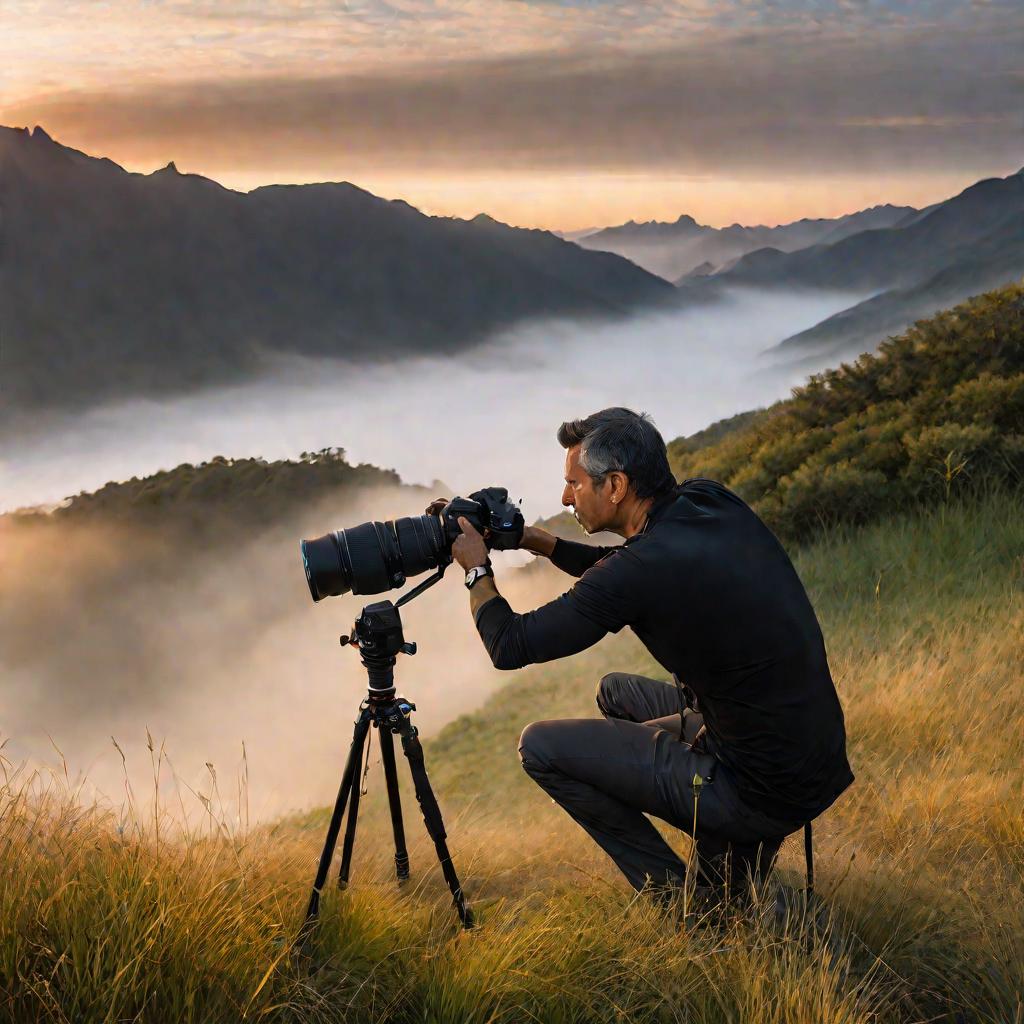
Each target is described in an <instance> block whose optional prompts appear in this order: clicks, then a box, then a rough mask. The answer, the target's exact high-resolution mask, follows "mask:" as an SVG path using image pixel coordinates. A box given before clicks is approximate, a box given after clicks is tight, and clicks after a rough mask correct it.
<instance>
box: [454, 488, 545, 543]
mask: <svg viewBox="0 0 1024 1024" xmlns="http://www.w3.org/2000/svg"><path fill="white" fill-rule="evenodd" d="M460 516H462V517H465V518H466V519H468V520H469V521H470V522H471V523H472V524H473V527H474V528H475V529H476V530H477V532H478V533H482V534H484V542H485V543H486V544H487V546H488V547H489V548H490V549H491V550H493V551H510V550H512V549H513V548H516V547H518V546H519V542H520V541H521V540H522V539H523V526H524V525H525V524H524V521H523V514H522V512H520V511H519V506H518V505H514V504H512V502H510V501H509V500H508V491H507V490H506V489H505V488H504V487H485V488H484V489H483V490H481V491H474V492H473V493H472V494H471V495H470V496H469V497H468V498H452V500H451V501H449V502H448V504H447V505H445V507H444V508H443V509H442V510H441V520H442V522H443V523H444V533H445V537H446V538H447V540H448V551H449V553H450V552H451V546H452V544H454V543H455V539H456V538H457V537H458V536H459V534H460V533H462V529H461V527H460V526H459V517H460ZM449 560H450V554H449Z"/></svg>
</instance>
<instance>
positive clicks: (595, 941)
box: [0, 495, 1024, 1024]
mask: <svg viewBox="0 0 1024 1024" xmlns="http://www.w3.org/2000/svg"><path fill="white" fill-rule="evenodd" d="M1022 555H1024V503H1022V501H1021V500H1020V499H1019V498H1008V497H1005V496H999V495H993V496H990V498H989V499H988V500H986V501H985V502H984V503H982V504H979V505H971V506H966V507H955V506H954V507H944V508H942V509H940V510H938V511H936V512H935V513H934V514H925V515H923V516H918V517H914V518H910V519H905V520H902V519H901V520H898V521H894V522H891V523H888V524H884V525H880V526H877V527H873V528H871V529H869V530H866V531H863V532H860V533H851V534H850V535H846V536H834V537H832V538H830V539H829V540H827V541H823V542H820V543H818V544H816V545H815V546H813V547H811V548H809V549H807V550H805V551H803V552H801V554H800V556H799V559H798V567H799V569H800V572H801V574H802V576H803V577H804V579H805V581H806V582H807V583H808V586H809V589H810V590H811V592H812V596H813V598H814V600H815V604H816V607H817V608H818V609H819V613H820V615H821V618H822V621H823V625H824V628H825V632H826V636H827V638H828V641H829V650H830V656H831V660H832V664H833V669H834V674H835V676H836V678H837V682H838V684H839V686H840V689H841V693H842V696H843V701H844V705H845V707H846V710H847V724H848V731H849V735H850V741H851V742H850V746H851V760H852V762H853V764H854V769H855V771H856V772H857V776H858V781H857V783H856V785H855V786H854V787H853V788H852V789H851V790H850V791H849V792H848V793H847V794H846V795H845V796H844V797H843V798H842V799H841V800H840V802H839V803H838V804H837V806H836V807H835V808H834V809H833V810H831V811H830V812H829V813H828V814H827V815H826V816H825V817H824V818H823V819H822V820H821V822H820V823H819V825H818V827H817V829H816V836H817V842H818V849H817V856H818V868H819V890H820V891H821V892H822V893H824V894H825V896H826V900H827V905H828V907H829V909H830V912H831V916H832V921H831V925H830V927H829V928H828V929H825V930H824V931H823V930H822V928H821V927H820V922H819V926H817V927H811V926H810V925H809V923H807V922H802V921H800V920H797V921H795V922H792V923H791V924H790V926H789V927H786V928H781V927H779V926H778V925H777V924H776V923H775V921H774V917H773V915H772V913H771V906H770V905H769V900H768V899H767V898H766V901H765V904H764V906H763V907H762V908H761V910H760V911H759V912H757V913H754V914H752V915H750V916H748V917H746V918H735V919H732V920H729V921H724V922H705V923H704V925H703V926H700V927H694V928H688V929H686V928H683V929H680V928H679V927H678V926H677V924H676V920H675V916H674V915H672V914H669V915H666V914H664V913H662V912H659V911H657V910H655V909H654V908H653V907H652V906H650V905H648V903H647V902H646V901H644V900H638V899H634V898H631V893H630V892H629V891H628V890H627V889H626V888H625V886H624V884H623V883H622V881H621V879H620V878H618V876H617V874H616V872H615V871H614V868H612V867H611V866H610V865H609V864H608V863H607V862H606V860H605V859H604V858H603V857H602V855H601V854H600V852H599V851H598V850H596V848H594V847H593V844H591V843H589V841H588V840H587V839H586V837H585V836H584V835H583V834H582V833H580V832H579V831H578V829H576V827H575V826H574V825H573V824H572V823H571V822H570V821H568V820H567V818H566V817H565V816H564V815H563V814H562V813H561V812H560V811H559V810H558V809H557V808H555V807H554V806H552V805H551V804H550V802H548V801H547V800H545V799H544V798H543V796H542V795H541V794H540V793H539V791H537V790H536V788H535V787H533V786H532V784H530V783H529V780H527V779H525V778H524V777H523V776H522V773H521V772H520V770H519V768H518V765H517V763H516V758H515V749H514V744H515V738H516V736H517V735H518V732H519V730H520V729H521V728H522V726H523V725H524V724H525V723H526V722H527V721H529V720H530V719H531V718H538V717H554V716H557V715H560V714H577V713H578V714H591V713H592V705H591V700H592V692H593V685H594V683H595V682H596V679H597V678H598V677H599V676H600V674H601V673H602V672H604V671H607V670H609V669H610V668H612V667H627V666H631V667H635V668H637V669H639V670H646V669H649V668H650V666H649V664H645V662H644V660H643V655H642V652H640V651H639V650H638V649H637V648H636V646H635V645H633V644H631V643H630V642H628V641H624V640H622V639H621V638H616V640H615V641H614V642H612V643H609V644H605V645H601V647H600V648H599V649H598V650H596V651H592V652H588V653H587V654H586V655H585V656H583V657H581V658H579V659H576V660H574V661H573V662H571V663H564V664H562V665H556V666H544V667H538V668H535V669H532V670H530V671H529V672H527V673H526V674H524V675H523V676H521V677H518V678H517V679H516V680H515V681H514V682H513V684H512V685H511V686H509V687H507V688H506V689H505V690H503V691H501V692H499V693H498V694H496V695H495V697H494V698H493V699H492V700H491V702H490V703H489V704H488V706H487V707H485V708H484V709H483V710H482V711H481V712H479V713H477V714H475V715H471V716H465V717H464V718H462V719H460V720H459V722H457V723H456V724H455V725H454V726H453V727H450V728H449V729H447V730H445V731H444V732H443V733H442V734H441V735H440V736H439V737H438V738H437V739H436V740H435V741H434V742H432V743H431V744H430V746H429V749H428V763H429V765H430V767H431V775H432V778H433V779H434V781H435V785H436V788H437V790H438V793H439V795H440V798H441V802H442V808H443V809H444V810H445V812H446V820H447V823H448V831H449V835H450V845H451V847H452V850H453V854H454V856H455V860H456V865H457V867H458V869H459V871H460V873H461V875H462V877H463V880H464V884H465V886H466V889H467V892H468V893H469V894H470V897H471V900H472V902H473V904H474V908H475V911H476V913H477V918H478V921H479V924H480V927H479V928H478V929H476V930H475V931H473V932H470V933H464V932H462V931H460V930H459V929H458V928H457V927H456V925H455V916H454V913H453V911H452V909H451V906H450V898H449V896H448V894H447V890H446V889H445V888H444V886H443V882H442V881H441V879H440V876H439V872H438V871H437V869H436V864H435V862H434V860H433V853H432V850H431V849H430V848H429V846H428V844H427V843H426V841H425V840H424V838H423V836H422V835H421V831H422V830H421V829H420V827H419V821H418V815H417V812H416V810H415V803H414V802H413V801H412V800H411V799H410V798H409V794H408V792H407V791H406V797H405V800H406V808H407V810H406V819H407V831H408V833H409V836H410V839H411V840H412V842H411V854H412V857H413V879H412V881H411V883H410V884H409V885H408V886H407V887H406V888H404V889H403V890H401V891H399V890H397V889H396V887H395V886H394V884H393V882H392V881H391V868H390V856H391V851H390V849H389V844H388V835H389V830H388V828H387V817H386V809H385V808H384V807H383V803H384V799H383V792H382V789H381V787H380V785H379V782H378V781H377V780H376V779H375V778H371V785H370V793H369V796H368V797H367V799H366V800H365V801H364V810H363V813H362V815H361V823H360V834H359V838H358V841H357V853H356V863H355V871H354V875H353V885H352V887H351V888H350V889H349V890H348V891H346V892H345V893H343V894H339V893H335V892H333V891H332V892H331V893H329V894H328V897H327V899H326V902H325V906H324V911H323V922H322V927H321V929H320V931H319V933H318V936H317V941H316V945H315V947H314V948H313V949H312V950H311V952H312V954H313V956H312V958H311V959H309V960H306V959H301V958H295V957H293V956H292V955H291V954H290V942H291V939H292V938H293V936H294V935H295V932H296V930H297V927H298V925H299V922H300V919H301V915H302V911H303V909H304V906H305V900H306V897H307V895H308V886H309V883H310V881H311V877H312V874H313V872H314V869H315V860H316V857H317V855H318V853H319V848H320V843H321V842H322V835H323V829H324V825H325V820H326V819H325V815H324V813H317V814H311V815H307V816H304V817H295V818H293V819H289V820H287V821H283V822H280V823H279V824H277V825H275V826H273V827H260V828H253V829H245V828H243V827H240V825H239V823H238V821H237V817H232V816H231V815H228V814H226V813H223V812H221V811H216V812H215V813H213V814H211V816H210V818H209V820H208V822H207V823H206V825H205V826H204V827H202V828H199V829H194V830H192V831H188V830H185V831H184V832H183V833H182V832H181V830H180V829H179V831H178V834H174V832H173V825H174V820H173V819H174V818H175V817H176V815H174V814H172V813H171V811H170V809H169V808H165V809H164V810H163V812H162V816H160V817H158V818H156V819H154V818H152V817H150V816H149V815H148V814H147V815H145V816H143V815H141V814H140V815H134V816H133V814H132V812H131V809H130V808H127V809H114V810H112V809H104V808H100V807H82V806H81V805H80V802H79V801H78V800H77V799H76V794H75V793H74V792H71V791H69V789H68V787H67V785H66V783H65V781H64V780H63V778H62V776H60V775H59V774H57V775H53V776H49V777H45V778H44V777H41V776H38V775H37V776H26V775H24V774H23V773H20V772H18V771H17V770H16V769H11V768H9V769H8V772H7V778H6V782H5V783H4V785H3V787H2V789H0V844H2V845H0V922H2V924H0V1018H2V1019H6V1020H10V1021H17V1022H19V1024H20V1022H31V1021H60V1022H63V1021H67V1022H74V1024H80V1022H81V1024H84V1022H92V1021H110V1022H114V1021H135V1020H139V1021H196V1022H199V1021H204V1022H205V1021H238V1020H243V1019H244V1020H249V1019H253V1020H256V1019H267V1020H275V1021H277V1020H280V1021H339V1022H340V1021H350V1022H354V1021H385V1020H386V1021H394V1022H405V1021H409V1022H412V1021H419V1022H437V1024H448V1022H455V1021H459V1022H462V1021H466V1022H470V1021H472V1022H480V1024H485V1022H486V1024H496V1022H508V1024H518V1022H522V1021H540V1022H545V1024H547V1022H551V1024H558V1022H570V1021H571V1022H584V1021H587V1022H589V1021H687V1022H695V1024H696V1022H718V1021H750V1022H757V1024H760V1022H779V1024H782V1022H788V1024H841V1022H851V1024H852V1022H866V1021H932V1020H948V1021H950V1022H975V1021H979V1022H980V1021H990V1022H993V1024H996V1022H999V1024H1024V1001H1022V998H1024V997H1022V992H1024V806H1022V805H1024V799H1022V798H1024V767H1022V764H1024V728H1022V722H1021V709H1022V707H1024V681H1022V669H1024V640H1022V637H1024V562H1022V561H1021V557H1022ZM409 671H411V670H409ZM410 690H414V686H413V685H410ZM412 695H413V696H415V694H414V693H413V694H412ZM346 740H347V738H346ZM155 756H156V755H155ZM215 806H216V805H215ZM140 817H143V818H144V820H139V818H140ZM158 826H159V827H158ZM677 840H678V837H676V839H674V840H673V841H677ZM679 841H681V840H679ZM787 846H788V844H787ZM792 846H793V848H792V849H789V848H787V849H785V850H784V855H783V859H782V865H781V869H780V876H781V877H782V878H783V879H784V880H785V881H787V882H789V883H791V884H798V882H799V867H800V859H799V851H798V849H797V848H796V847H797V844H796V843H795V842H792ZM769 895H770V894H769Z"/></svg>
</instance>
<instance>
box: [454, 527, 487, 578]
mask: <svg viewBox="0 0 1024 1024" xmlns="http://www.w3.org/2000/svg"><path fill="white" fill-rule="evenodd" d="M459 528H460V529H461V530H462V533H461V534H459V536H458V537H456V538H455V543H454V544H452V558H454V559H455V561H456V562H458V563H459V565H461V566H462V569H463V572H469V570H470V569H472V568H473V567H474V566H477V565H485V564H486V563H487V545H486V544H485V543H484V539H483V537H482V536H481V534H480V533H478V532H477V530H476V527H475V526H473V524H472V523H471V522H470V521H469V520H468V519H467V518H466V517H465V516H459Z"/></svg>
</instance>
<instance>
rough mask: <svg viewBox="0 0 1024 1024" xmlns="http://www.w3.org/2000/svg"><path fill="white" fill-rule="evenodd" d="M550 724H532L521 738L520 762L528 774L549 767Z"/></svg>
mask: <svg viewBox="0 0 1024 1024" xmlns="http://www.w3.org/2000/svg"><path fill="white" fill-rule="evenodd" d="M549 724H550V723H549V722H531V723H530V724H529V725H528V726H527V727H526V728H525V729H524V730H523V731H522V734H521V735H520V737H519V760H520V761H521V762H522V764H523V769H524V770H525V771H526V772H527V774H533V772H535V771H537V770H543V769H544V768H547V767H548V757H549V755H550V743H549V739H550V732H551V730H550V729H548V728H546V727H547V726H548V725H549Z"/></svg>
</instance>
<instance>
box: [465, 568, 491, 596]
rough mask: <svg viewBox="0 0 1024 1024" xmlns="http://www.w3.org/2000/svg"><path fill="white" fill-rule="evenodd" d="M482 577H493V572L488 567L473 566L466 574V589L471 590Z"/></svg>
mask: <svg viewBox="0 0 1024 1024" xmlns="http://www.w3.org/2000/svg"><path fill="white" fill-rule="evenodd" d="M483 576H491V577H493V576H494V570H493V569H492V568H491V567H490V566H489V565H474V566H473V568H472V569H470V570H469V572H467V573H466V589H467V590H472V589H473V585H474V584H475V583H476V581H477V580H478V579H480V578H481V577H483Z"/></svg>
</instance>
